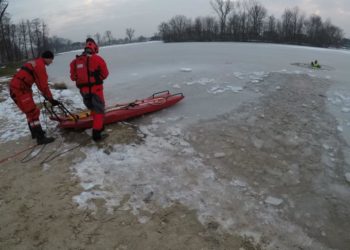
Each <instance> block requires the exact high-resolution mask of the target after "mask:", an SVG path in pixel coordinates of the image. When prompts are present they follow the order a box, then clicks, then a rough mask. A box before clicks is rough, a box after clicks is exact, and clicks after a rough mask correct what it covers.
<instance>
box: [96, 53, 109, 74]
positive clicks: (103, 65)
mask: <svg viewBox="0 0 350 250" xmlns="http://www.w3.org/2000/svg"><path fill="white" fill-rule="evenodd" d="M98 58H99V71H100V77H101V79H102V80H105V79H106V78H107V77H108V75H109V72H108V68H107V64H106V62H105V60H103V58H102V57H100V56H99V57H98Z"/></svg>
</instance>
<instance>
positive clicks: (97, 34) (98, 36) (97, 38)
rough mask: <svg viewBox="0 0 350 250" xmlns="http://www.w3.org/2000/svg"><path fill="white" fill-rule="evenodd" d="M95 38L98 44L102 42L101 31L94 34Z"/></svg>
mask: <svg viewBox="0 0 350 250" xmlns="http://www.w3.org/2000/svg"><path fill="white" fill-rule="evenodd" d="M94 37H95V39H96V42H97V44H101V34H100V33H99V32H97V33H96V34H95V35H94Z"/></svg>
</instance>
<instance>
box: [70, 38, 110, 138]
mask: <svg viewBox="0 0 350 250" xmlns="http://www.w3.org/2000/svg"><path fill="white" fill-rule="evenodd" d="M97 53H98V46H97V44H96V43H95V41H94V40H93V39H92V38H88V39H86V44H85V48H84V52H83V53H82V54H81V55H78V56H76V58H75V59H74V60H73V61H72V62H71V63H70V78H71V79H72V81H75V82H76V86H77V87H78V88H79V90H80V94H81V96H82V97H83V101H84V104H85V106H86V107H87V108H88V109H90V110H91V115H92V117H93V125H92V139H93V140H94V141H99V140H101V139H102V136H101V132H102V131H103V129H104V126H103V119H104V113H105V100H104V94H103V80H105V79H106V78H107V76H108V74H109V73H108V68H107V65H106V62H105V61H104V60H103V58H102V57H100V56H99V55H97Z"/></svg>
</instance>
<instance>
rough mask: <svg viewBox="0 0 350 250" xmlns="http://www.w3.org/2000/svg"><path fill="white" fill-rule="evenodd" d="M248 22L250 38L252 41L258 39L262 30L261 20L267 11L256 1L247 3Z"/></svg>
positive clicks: (252, 0)
mask: <svg viewBox="0 0 350 250" xmlns="http://www.w3.org/2000/svg"><path fill="white" fill-rule="evenodd" d="M249 5H250V7H249V10H248V20H249V24H250V25H249V29H250V36H251V38H253V39H258V38H259V37H260V36H261V33H262V29H263V20H264V18H265V17H266V13H267V10H266V8H265V7H264V6H262V5H261V4H260V3H258V2H257V1H256V0H251V1H250V2H249Z"/></svg>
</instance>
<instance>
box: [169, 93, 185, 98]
mask: <svg viewBox="0 0 350 250" xmlns="http://www.w3.org/2000/svg"><path fill="white" fill-rule="evenodd" d="M178 95H179V96H181V97H185V96H184V94H183V93H176V94H172V95H169V96H167V97H166V99H168V98H169V97H173V96H178Z"/></svg>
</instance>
